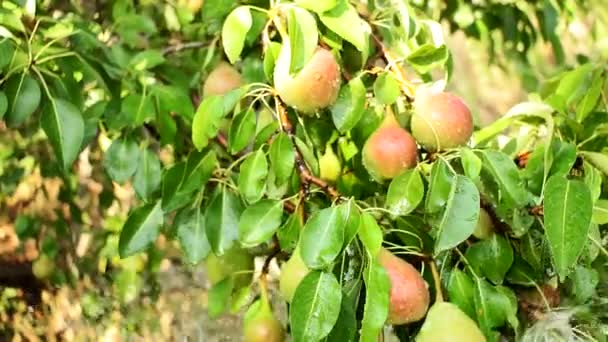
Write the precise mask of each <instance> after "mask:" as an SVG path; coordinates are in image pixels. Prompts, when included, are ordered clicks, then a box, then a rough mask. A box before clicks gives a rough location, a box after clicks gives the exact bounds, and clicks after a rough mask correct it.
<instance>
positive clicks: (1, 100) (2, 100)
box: [0, 90, 8, 119]
mask: <svg viewBox="0 0 608 342" xmlns="http://www.w3.org/2000/svg"><path fill="white" fill-rule="evenodd" d="M7 110H8V99H7V98H6V94H5V93H4V92H3V91H2V90H0V119H2V117H4V114H6V111H7Z"/></svg>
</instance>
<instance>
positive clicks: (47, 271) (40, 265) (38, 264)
mask: <svg viewBox="0 0 608 342" xmlns="http://www.w3.org/2000/svg"><path fill="white" fill-rule="evenodd" d="M54 270H55V261H54V260H53V259H51V258H49V257H48V256H47V255H46V254H42V255H41V256H40V257H38V259H36V260H35V261H34V262H33V263H32V273H33V274H34V277H36V278H38V279H46V278H48V277H50V276H51V274H53V271H54Z"/></svg>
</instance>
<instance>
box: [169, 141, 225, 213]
mask: <svg viewBox="0 0 608 342" xmlns="http://www.w3.org/2000/svg"><path fill="white" fill-rule="evenodd" d="M217 164H218V161H217V156H216V154H215V152H214V151H213V150H211V151H206V153H202V152H198V151H193V152H192V153H191V154H190V156H189V157H188V160H187V162H186V163H179V164H176V166H174V167H172V168H171V169H169V170H168V171H167V172H166V173H165V175H164V176H163V210H165V211H172V210H175V209H178V208H181V207H182V206H184V205H186V204H188V203H191V201H192V197H193V196H194V193H196V192H198V191H201V189H202V188H204V185H205V184H206V183H207V181H208V180H209V178H210V177H211V174H212V173H213V170H215V168H216V167H217Z"/></svg>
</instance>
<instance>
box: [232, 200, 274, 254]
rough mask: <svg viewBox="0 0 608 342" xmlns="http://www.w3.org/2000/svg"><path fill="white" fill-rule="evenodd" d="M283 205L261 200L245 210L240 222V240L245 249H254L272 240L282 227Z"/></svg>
mask: <svg viewBox="0 0 608 342" xmlns="http://www.w3.org/2000/svg"><path fill="white" fill-rule="evenodd" d="M282 217H283V203H282V202H281V201H274V200H261V201H259V202H257V203H255V204H253V205H251V206H249V207H247V209H245V211H243V214H242V215H241V219H240V221H239V240H240V241H241V244H242V245H243V247H254V246H257V245H259V244H261V243H263V242H266V241H268V240H269V239H270V238H272V235H274V233H275V232H276V231H277V229H279V227H280V226H281V218H282Z"/></svg>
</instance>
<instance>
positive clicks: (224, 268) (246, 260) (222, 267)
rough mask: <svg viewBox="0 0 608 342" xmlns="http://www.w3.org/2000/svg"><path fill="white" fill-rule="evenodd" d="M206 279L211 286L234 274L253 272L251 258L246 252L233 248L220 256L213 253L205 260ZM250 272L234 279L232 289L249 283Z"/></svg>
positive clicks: (236, 247)
mask: <svg viewBox="0 0 608 342" xmlns="http://www.w3.org/2000/svg"><path fill="white" fill-rule="evenodd" d="M205 266H206V271H207V278H208V279H209V281H210V282H211V284H212V285H215V284H217V283H218V282H220V281H222V280H223V279H225V278H226V277H228V276H231V275H232V274H234V273H235V272H243V271H251V270H253V256H252V255H251V254H249V252H247V250H245V249H242V248H241V247H238V246H235V247H232V248H231V249H229V250H228V251H226V253H224V254H223V255H221V256H217V255H215V254H213V253H211V254H209V256H207V259H205ZM251 278H252V272H244V273H240V274H239V275H237V276H235V277H234V287H235V288H242V287H244V286H247V285H249V284H250V283H251Z"/></svg>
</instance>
